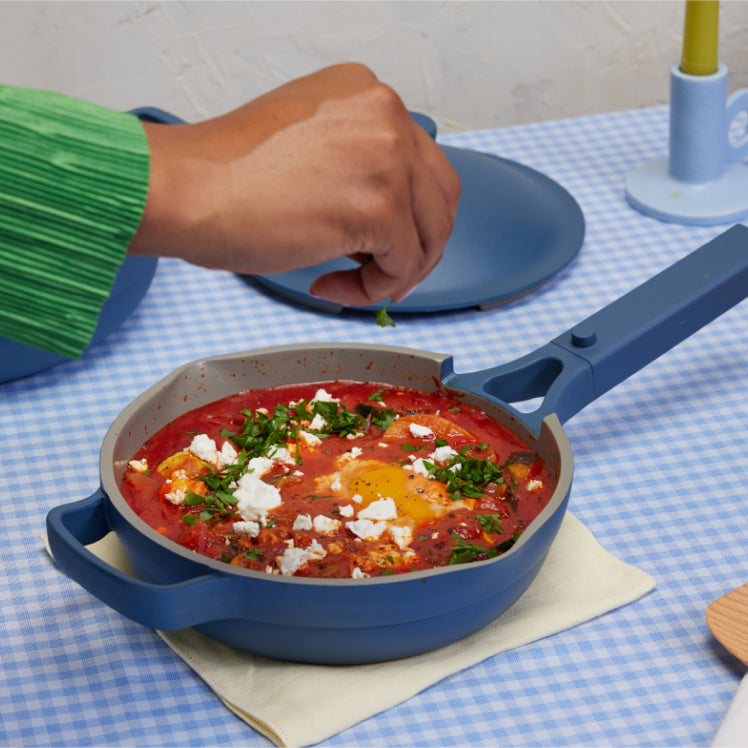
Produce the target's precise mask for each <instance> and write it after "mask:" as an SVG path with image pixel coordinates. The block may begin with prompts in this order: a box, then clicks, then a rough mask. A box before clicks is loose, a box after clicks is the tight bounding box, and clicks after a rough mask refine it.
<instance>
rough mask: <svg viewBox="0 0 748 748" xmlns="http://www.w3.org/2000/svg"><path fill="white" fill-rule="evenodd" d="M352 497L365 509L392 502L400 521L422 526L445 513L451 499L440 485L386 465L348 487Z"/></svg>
mask: <svg viewBox="0 0 748 748" xmlns="http://www.w3.org/2000/svg"><path fill="white" fill-rule="evenodd" d="M348 490H349V495H350V496H355V495H356V494H358V495H359V496H360V497H361V504H362V506H368V505H369V504H371V502H373V501H377V500H378V499H382V498H388V497H389V498H391V499H392V500H393V501H394V502H395V506H397V513H398V516H400V517H403V516H404V517H410V518H411V519H413V520H415V522H416V523H417V524H422V523H425V522H428V521H430V520H432V519H433V518H434V517H438V516H440V515H442V514H444V513H445V511H446V510H447V509H448V508H450V505H451V503H452V502H451V499H450V498H449V495H448V494H447V493H446V492H445V491H444V488H443V487H442V485H441V484H440V483H437V482H436V481H432V480H429V479H428V478H426V477H425V476H422V475H419V474H417V473H411V472H408V471H407V470H404V469H403V468H402V467H401V466H399V465H385V466H382V467H376V468H373V469H372V470H367V471H366V472H364V473H361V474H360V475H358V476H357V477H356V478H355V479H354V480H353V481H352V482H351V483H350V486H349V489H348Z"/></svg>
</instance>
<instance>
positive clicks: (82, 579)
mask: <svg viewBox="0 0 748 748" xmlns="http://www.w3.org/2000/svg"><path fill="white" fill-rule="evenodd" d="M110 529H111V528H110V526H109V523H108V521H107V518H106V513H105V509H104V493H103V492H102V491H101V489H99V490H98V491H97V492H96V493H94V494H92V495H91V496H89V497H88V498H86V499H82V500H80V501H76V502H73V503H71V504H65V505H64V506H59V507H55V508H54V509H52V510H51V511H50V512H49V514H48V515H47V537H48V540H49V547H50V549H51V551H52V556H53V557H54V559H55V561H56V562H57V563H58V564H59V566H60V567H61V568H62V569H63V571H65V572H67V573H68V574H70V576H71V577H72V578H73V579H75V581H76V582H78V583H79V584H80V585H81V586H82V587H84V588H85V589H87V590H90V591H91V592H93V594H95V595H96V596H97V597H98V598H99V599H100V600H102V601H103V602H105V603H106V604H107V605H109V607H111V608H114V610H116V611H118V612H120V613H122V614H123V615H125V616H127V617H128V618H131V619H133V620H135V621H137V622H138V623H142V624H144V625H146V626H149V627H151V628H158V629H163V630H166V631H172V630H175V629H180V628H184V627H186V626H194V625H198V624H200V623H204V622H207V621H210V620H212V619H213V618H214V617H215V616H214V609H213V607H212V606H211V604H210V601H211V600H220V601H221V610H222V611H223V612H226V611H227V605H229V606H230V601H231V600H232V599H233V595H232V594H231V585H230V582H228V581H227V580H228V577H222V576H221V575H218V574H216V575H211V574H205V575H202V576H197V577H194V578H192V579H189V580H187V581H184V582H177V583H174V584H152V583H150V582H143V581H141V580H140V579H136V578H135V577H132V576H130V575H129V574H125V573H124V572H122V571H120V570H119V569H116V568H115V567H113V566H111V565H109V564H107V563H106V562H105V561H103V560H101V559H100V558H98V556H96V555H94V554H93V553H92V552H91V551H90V550H88V548H86V547H85V546H86V545H88V544H90V543H95V542H96V541H97V540H101V539H102V538H103V537H104V536H106V535H107V534H108V533H109V531H110ZM230 612H231V611H230V610H229V611H228V614H230Z"/></svg>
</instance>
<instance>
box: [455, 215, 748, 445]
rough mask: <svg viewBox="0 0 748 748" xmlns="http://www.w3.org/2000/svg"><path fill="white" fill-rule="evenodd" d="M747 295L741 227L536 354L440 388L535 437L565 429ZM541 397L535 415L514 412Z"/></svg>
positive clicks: (747, 256)
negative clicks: (481, 401) (481, 404)
mask: <svg viewBox="0 0 748 748" xmlns="http://www.w3.org/2000/svg"><path fill="white" fill-rule="evenodd" d="M746 296H748V227H746V226H743V225H741V224H737V225H735V226H733V227H732V228H730V229H728V230H727V231H725V232H724V233H723V234H720V235H719V236H717V237H716V238H715V239H713V240H712V241H710V242H708V243H707V244H705V245H704V246H702V247H700V248H699V249H697V250H695V251H694V252H692V253H691V254H689V255H687V256H686V257H684V258H683V259H682V260H680V261H679V262H676V263H675V264H674V265H672V266H670V267H669V268H667V269H666V270H663V271H662V272H661V273H659V274H658V275H656V276H654V277H653V278H651V279H650V280H648V281H646V282H645V283H643V284H642V285H641V286H638V287H637V288H635V289H634V290H633V291H631V292H629V293H627V294H626V295H624V296H622V297H621V298H620V299H618V300H617V301H614V302H613V303H612V304H609V305H608V306H606V307H604V308H603V309H601V310H600V311H599V312H596V313H595V314H593V315H592V316H591V317H588V318H587V319H586V320H584V321H583V322H580V323H579V324H577V325H575V326H574V327H572V328H571V329H570V330H567V331H566V332H564V333H562V334H561V335H559V336H558V337H557V338H555V339H554V340H552V341H550V342H549V343H547V344H546V345H544V346H542V347H541V348H539V349H537V350H536V351H534V352H532V353H530V354H528V355H526V356H524V357H522V358H520V359H517V360H516V361H513V362H511V363H508V364H504V365H501V366H496V367H493V368H490V369H484V370H482V371H478V372H473V373H469V374H456V373H454V372H453V371H445V372H443V373H442V381H443V382H444V384H446V385H447V386H449V387H453V388H455V389H460V390H466V391H469V392H473V393H475V394H479V395H481V396H484V397H487V398H488V399H491V400H493V401H495V402H497V403H499V404H500V405H501V406H502V407H504V408H506V409H508V410H510V411H511V412H513V413H514V415H515V416H516V417H517V418H518V419H519V420H520V421H522V422H523V423H524V424H525V425H526V426H528V427H529V428H530V429H531V430H532V431H533V432H534V433H535V434H538V433H539V430H540V425H541V423H542V421H543V419H544V418H545V417H546V416H547V415H549V414H551V413H555V414H556V415H557V416H558V418H559V420H560V421H561V422H562V423H565V422H566V421H567V420H568V419H569V418H571V417H572V416H573V415H574V414H575V413H578V412H579V411H580V410H582V408H584V407H585V405H588V404H589V403H591V402H592V401H593V400H595V399H597V398H598V397H600V396H601V395H603V394H604V393H606V392H607V391H608V390H610V389H611V388H613V387H615V385H617V384H618V383H619V382H622V381H624V380H625V379H627V378H628V377H629V376H631V375H632V374H634V373H636V372H637V371H639V370H640V369H642V368H644V367H645V366H646V365H647V364H649V363H650V362H652V361H654V360H655V359H656V358H658V357H659V356H661V355H662V354H663V353H665V352H666V351H668V350H670V349H671V348H673V347H674V346H676V345H677V344H678V343H680V342H681V341H683V340H685V339H686V338H687V337H689V336H690V335H692V334H693V333H695V332H696V331H697V330H699V329H701V328H702V327H703V326H704V325H706V324H707V323H709V322H711V321H713V320H715V319H717V317H719V316H720V315H721V314H723V313H724V312H726V311H727V310H728V309H731V308H732V307H733V306H735V305H736V304H738V303H740V302H741V301H742V300H743V299H744V298H745V297H746ZM447 366H451V359H449V360H448V362H447ZM537 398H543V399H542V402H541V404H540V406H539V407H538V408H537V409H536V410H535V411H533V412H532V413H523V412H520V411H518V410H517V409H516V408H514V407H513V406H512V403H519V402H522V401H528V400H533V399H537Z"/></svg>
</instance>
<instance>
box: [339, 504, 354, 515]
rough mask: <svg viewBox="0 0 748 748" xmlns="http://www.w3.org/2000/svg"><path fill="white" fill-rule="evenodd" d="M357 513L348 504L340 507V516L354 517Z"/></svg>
mask: <svg viewBox="0 0 748 748" xmlns="http://www.w3.org/2000/svg"><path fill="white" fill-rule="evenodd" d="M355 511H356V510H355V509H354V508H353V507H352V506H351V505H350V504H346V505H345V506H341V507H340V516H341V517H352V516H353V514H354V512H355Z"/></svg>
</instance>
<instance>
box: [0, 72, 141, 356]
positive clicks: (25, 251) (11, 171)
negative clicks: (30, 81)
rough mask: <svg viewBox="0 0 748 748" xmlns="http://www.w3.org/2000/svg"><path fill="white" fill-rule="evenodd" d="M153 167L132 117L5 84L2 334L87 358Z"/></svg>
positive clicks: (0, 89)
mask: <svg viewBox="0 0 748 748" xmlns="http://www.w3.org/2000/svg"><path fill="white" fill-rule="evenodd" d="M149 167H150V159H149V153H148V145H147V141H146V137H145V133H144V132H143V128H142V126H141V124H140V122H139V120H138V119H137V118H136V117H134V116H133V115H130V114H124V113H121V112H115V111H112V110H110V109H106V108H105V107H100V106H97V105H96V104H91V103H89V102H85V101H81V100H79V99H76V98H73V97H70V96H65V95H63V94H58V93H51V92H47V91H37V90H32V89H26V88H17V87H14V86H5V85H0V335H2V336H5V337H7V338H11V339H13V340H16V341H18V342H21V343H25V344H27V345H31V346H33V347H35V348H41V349H44V350H49V351H54V352H55V353H61V354H63V355H65V356H69V357H71V358H77V357H79V356H80V355H81V353H82V352H83V350H84V349H85V347H86V345H87V344H88V342H89V341H90V339H91V336H92V335H93V332H94V330H95V328H96V323H97V320H98V316H99V312H100V311H101V307H102V305H103V304H104V302H105V301H106V299H107V297H108V296H109V291H110V289H111V286H112V283H113V281H114V278H115V276H116V274H117V270H118V269H119V267H120V265H121V264H122V262H123V260H124V257H125V253H126V251H127V245H128V244H129V242H130V239H131V238H132V236H133V234H134V233H135V230H136V228H137V226H138V223H139V221H140V218H141V215H142V213H143V206H144V205H145V199H146V196H147V192H148V177H149Z"/></svg>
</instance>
